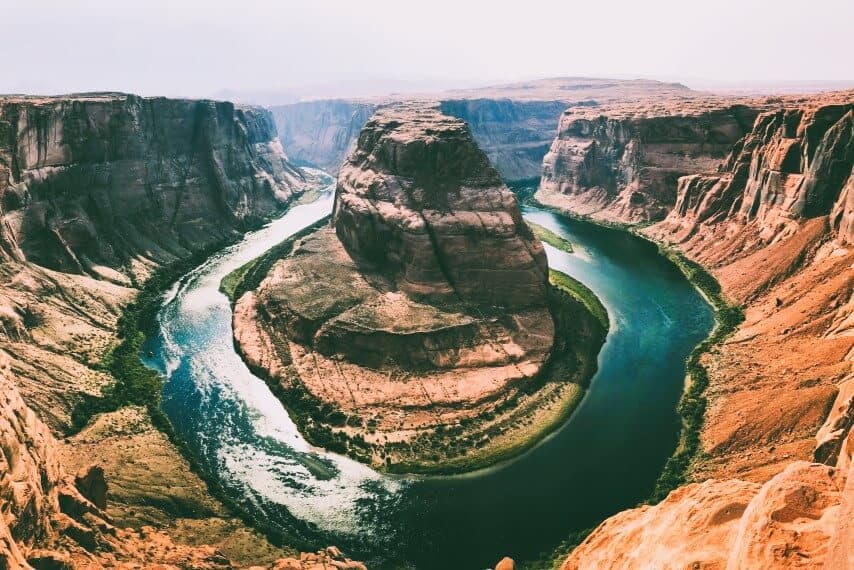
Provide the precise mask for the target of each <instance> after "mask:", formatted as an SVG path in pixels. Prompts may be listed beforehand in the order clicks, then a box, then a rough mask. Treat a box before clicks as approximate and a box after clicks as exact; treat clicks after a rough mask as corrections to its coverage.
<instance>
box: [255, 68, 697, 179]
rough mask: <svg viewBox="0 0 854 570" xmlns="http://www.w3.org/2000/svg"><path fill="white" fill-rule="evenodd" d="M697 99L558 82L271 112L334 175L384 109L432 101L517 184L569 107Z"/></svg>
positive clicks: (537, 164) (294, 150) (532, 174)
mask: <svg viewBox="0 0 854 570" xmlns="http://www.w3.org/2000/svg"><path fill="white" fill-rule="evenodd" d="M691 95H692V91H691V90H690V89H688V88H687V87H685V86H683V85H679V84H675V83H663V82H659V81H651V80H640V79H639V80H620V79H598V78H585V77H559V78H553V79H542V80H536V81H527V82H522V83H511V84H507V85H496V86H492V87H484V88H479V89H463V90H456V91H448V92H446V93H439V94H421V95H389V96H387V97H380V98H374V99H365V100H327V101H310V102H303V103H295V104H292V105H282V106H277V107H273V108H272V111H273V115H274V117H275V118H276V125H277V127H278V129H279V133H280V134H281V137H282V141H283V142H284V144H285V147H286V148H287V149H288V152H290V153H291V157H292V158H293V159H294V160H296V161H297V162H299V163H305V164H310V165H316V166H319V167H320V168H323V169H325V170H327V171H328V172H331V173H335V172H337V171H338V168H339V167H340V166H341V164H342V163H343V162H344V159H345V158H346V157H347V156H348V155H349V153H350V151H351V150H353V148H354V147H355V143H356V138H357V137H358V136H359V131H360V130H361V128H362V126H363V125H364V124H365V122H367V120H368V118H369V117H370V116H371V114H372V113H373V111H374V110H375V109H376V108H377V107H378V106H379V105H383V104H389V103H393V102H405V101H412V100H428V101H430V102H432V103H434V104H439V105H440V107H441V109H442V112H443V113H445V114H446V115H450V116H453V117H457V118H458V119H462V120H464V121H466V122H468V123H469V126H470V128H471V131H472V135H473V136H474V139H475V141H477V144H478V146H480V148H482V149H483V151H484V152H485V153H486V154H487V156H488V157H489V159H490V161H492V164H493V165H495V167H496V168H497V169H498V172H500V173H501V176H502V177H503V178H504V180H506V181H519V180H526V179H530V178H536V177H539V176H540V170H541V163H542V159H543V156H544V155H545V154H546V151H547V150H548V149H549V145H550V144H551V142H552V140H553V139H554V135H555V121H556V120H557V118H558V117H559V116H560V114H561V112H562V111H563V110H565V109H566V108H567V107H568V106H575V105H578V106H582V107H589V106H597V105H603V104H607V103H609V102H613V101H624V100H652V99H658V98H662V97H665V98H670V97H690V96H691Z"/></svg>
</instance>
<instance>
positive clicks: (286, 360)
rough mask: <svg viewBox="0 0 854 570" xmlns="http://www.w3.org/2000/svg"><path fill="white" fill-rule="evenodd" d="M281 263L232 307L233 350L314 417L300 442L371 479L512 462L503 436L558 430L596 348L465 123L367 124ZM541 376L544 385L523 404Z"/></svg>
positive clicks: (409, 119) (390, 112)
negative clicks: (319, 216) (560, 297)
mask: <svg viewBox="0 0 854 570" xmlns="http://www.w3.org/2000/svg"><path fill="white" fill-rule="evenodd" d="M286 249H287V250H288V251H287V254H286V255H285V256H284V257H282V258H281V259H279V260H278V261H275V262H274V263H271V266H270V267H269V269H265V271H263V272H262V273H264V275H261V276H259V281H260V282H259V283H258V284H257V285H256V284H254V283H250V284H249V285H248V286H247V287H245V288H247V289H249V290H248V292H247V293H246V294H245V295H243V296H242V297H240V298H239V300H238V301H237V303H236V306H235V317H234V319H235V327H234V330H235V337H236V339H237V342H238V344H239V346H240V348H241V350H242V351H243V354H244V356H245V357H246V359H247V361H248V362H249V363H250V365H251V366H253V367H254V368H255V369H256V370H259V371H260V372H262V373H263V375H264V376H266V377H268V378H270V380H271V382H273V384H274V386H275V387H277V389H279V390H280V392H281V393H282V396H283V397H284V398H285V400H286V402H289V403H290V404H291V406H290V407H291V409H294V408H298V407H299V406H295V405H294V399H298V400H299V401H300V402H306V401H312V400H315V404H314V405H315V406H316V407H318V408H319V409H323V410H326V412H324V413H323V414H318V413H311V412H308V413H307V415H309V416H311V417H310V419H309V418H304V420H303V422H302V424H303V425H302V427H303V428H304V429H305V430H306V431H307V432H308V435H309V437H311V438H313V439H314V440H315V441H318V442H319V443H322V444H325V445H327V446H328V447H332V448H334V449H339V450H341V451H348V452H349V453H351V454H352V455H354V456H356V457H358V458H359V459H362V460H364V461H368V462H371V463H373V464H375V465H377V466H386V467H388V468H390V469H399V470H430V469H434V468H439V466H440V465H441V466H442V467H441V468H448V466H449V465H451V464H453V465H458V466H459V467H460V468H461V467H462V465H463V463H465V462H473V461H474V457H480V458H481V459H479V461H482V462H484V463H485V462H489V461H494V460H496V459H498V458H500V457H501V456H502V455H503V454H506V453H508V452H510V451H511V450H513V449H515V448H519V447H520V446H522V445H523V442H520V441H517V440H516V438H517V437H518V435H517V434H516V433H515V430H514V429H513V428H514V422H515V421H518V420H519V418H520V417H521V416H522V415H525V414H533V415H534V416H537V419H538V421H539V423H541V424H547V423H549V422H550V421H551V422H554V421H557V420H555V418H556V417H558V416H561V414H562V413H563V412H565V409H564V408H565V407H566V406H567V405H569V403H570V402H575V401H577V399H578V396H579V394H580V386H579V383H581V382H583V381H584V378H586V377H587V376H589V374H590V372H591V367H592V366H594V364H593V359H592V358H591V354H593V355H595V352H596V350H598V346H599V344H597V343H601V341H602V338H603V336H604V331H603V330H602V325H598V324H597V323H596V322H595V319H593V318H592V316H591V315H589V314H588V313H586V311H585V310H584V309H583V307H581V306H580V305H578V304H577V303H574V302H572V301H567V302H565V303H564V302H561V303H558V302H557V301H556V297H555V296H556V295H557V293H555V292H554V291H553V290H552V288H551V287H550V286H549V283H548V266H547V262H546V258H545V252H544V250H543V246H542V244H541V243H540V242H539V240H538V239H537V238H536V237H534V235H533V233H532V232H531V230H530V228H528V226H527V225H526V224H525V223H524V221H523V220H522V217H521V213H520V211H519V208H518V205H517V203H516V199H515V197H514V195H513V194H512V193H511V192H510V191H509V190H508V189H507V188H506V186H504V185H503V183H502V182H501V179H500V177H499V175H498V172H497V171H496V170H495V169H494V168H493V167H492V166H491V165H490V163H489V160H488V159H487V157H486V155H485V154H484V153H483V152H482V151H481V150H480V149H479V148H478V147H477V145H476V144H475V143H474V141H473V139H472V137H471V133H470V132H469V130H468V128H467V127H466V125H465V123H463V122H462V121H460V120H458V119H454V118H451V117H448V116H445V115H442V114H441V112H439V110H438V109H436V108H434V107H433V106H431V105H427V104H409V105H402V104H401V105H395V106H391V107H388V108H384V109H381V110H380V111H378V112H377V113H376V114H375V115H374V117H373V118H372V119H371V120H370V121H369V122H368V123H367V125H366V126H365V128H364V129H363V130H362V133H361V135H360V136H359V141H358V145H357V147H356V149H355V151H354V152H353V154H352V155H351V156H350V158H349V159H348V161H347V162H346V163H345V165H344V166H343V167H342V168H341V170H340V173H339V179H338V187H337V190H336V198H335V208H334V212H333V216H332V223H331V227H321V228H318V229H316V230H315V231H313V232H311V233H309V234H307V235H303V236H299V237H298V238H296V239H294V240H293V241H292V243H290V244H289V245H288V247H287V248H286ZM261 278H263V280H261ZM556 304H558V305H560V308H559V309H557V308H556ZM570 323H572V324H570ZM556 326H557V327H558V328H560V329H561V330H562V331H564V332H565V333H566V334H563V335H561V336H560V341H559V342H558V343H557V345H556V347H555V344H556V343H555V340H556V335H555V327H556ZM569 328H572V330H571V331H570V330H568V329H569ZM567 346H573V349H572V350H567ZM553 347H555V348H556V350H557V353H558V354H560V355H561V356H560V357H559V358H558V357H554V354H555V350H553ZM553 361H554V362H553ZM547 365H549V366H554V367H555V368H556V369H557V370H559V371H560V374H558V376H559V381H554V382H549V383H548V386H547V387H546V388H544V389H543V390H541V391H540V392H539V393H538V396H533V395H531V394H530V393H525V392H524V391H523V390H522V388H524V387H526V386H527V387H530V386H531V385H532V383H534V382H538V381H539V382H542V381H543V372H544V370H545V367H546V366H547ZM528 392H531V390H528ZM546 393H547V394H550V395H551V396H553V397H552V398H551V399H550V400H549V402H550V403H549V404H543V409H536V405H535V404H536V403H537V398H538V397H540V396H539V395H541V394H546ZM548 418H551V420H549V419H548ZM476 447H479V449H478V450H477V451H476V450H475V448H476ZM487 458H491V459H487Z"/></svg>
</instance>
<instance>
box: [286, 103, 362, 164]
mask: <svg viewBox="0 0 854 570" xmlns="http://www.w3.org/2000/svg"><path fill="white" fill-rule="evenodd" d="M376 107H377V103H375V102H360V101H345V100H325V101H307V102H303V103H294V104H292V105H280V106H276V107H272V108H271V109H270V110H271V112H272V114H273V118H274V119H275V121H276V127H277V129H278V131H279V137H280V138H281V139H282V143H283V144H284V145H285V148H287V149H288V152H289V153H290V156H291V158H293V160H295V161H296V162H297V163H301V164H306V165H309V166H316V167H317V168H322V169H323V170H326V171H327V172H329V173H331V174H335V173H336V172H338V168H339V167H340V166H341V164H342V163H343V162H344V159H345V158H346V157H347V155H349V154H350V152H352V150H353V148H354V146H355V144H356V139H357V138H358V137H359V131H361V130H362V127H363V126H364V124H365V123H366V122H367V121H368V119H369V118H370V117H371V115H372V114H373V112H374V110H375V109H376Z"/></svg>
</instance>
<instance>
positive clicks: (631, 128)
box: [538, 98, 757, 222]
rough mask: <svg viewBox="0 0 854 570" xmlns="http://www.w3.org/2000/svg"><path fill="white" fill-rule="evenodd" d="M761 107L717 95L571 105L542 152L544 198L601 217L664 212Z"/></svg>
mask: <svg viewBox="0 0 854 570" xmlns="http://www.w3.org/2000/svg"><path fill="white" fill-rule="evenodd" d="M756 114H757V111H756V110H755V109H754V108H751V107H749V106H745V105H734V104H730V103H728V102H727V101H725V100H721V101H718V100H716V99H714V98H712V99H709V100H702V99H695V100H692V99H683V100H673V101H669V102H667V103H666V104H657V103H655V102H653V103H649V104H646V105H622V106H618V105H613V106H605V107H601V108H598V107H590V108H586V107H575V108H570V109H567V110H566V111H565V112H564V113H563V115H561V118H560V123H559V126H558V135H557V137H556V138H555V139H554V142H553V143H552V145H551V148H550V149H549V151H548V153H547V154H546V155H545V158H544V159H543V166H542V179H541V182H540V189H539V193H538V199H539V200H540V201H541V202H544V203H549V204H554V205H556V206H558V207H561V208H564V209H568V210H571V211H572V212H574V213H576V214H580V215H590V216H592V217H594V218H597V219H604V220H615V221H622V222H646V221H655V220H660V219H662V218H663V217H664V216H665V215H666V214H667V212H669V211H670V209H671V208H672V207H673V204H674V203H675V201H676V193H677V192H676V190H677V189H676V185H677V180H678V179H679V177H681V176H684V175H686V174H694V173H699V172H714V171H715V170H716V169H717V167H718V165H719V164H720V162H721V160H722V159H723V158H724V156H726V154H727V152H729V150H730V148H732V145H733V144H735V143H736V142H737V141H738V140H739V139H741V138H742V137H743V136H744V135H745V134H746V133H747V132H748V131H749V130H750V126H751V125H752V124H753V119H754V118H755V117H756Z"/></svg>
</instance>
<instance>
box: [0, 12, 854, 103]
mask: <svg viewBox="0 0 854 570" xmlns="http://www.w3.org/2000/svg"><path fill="white" fill-rule="evenodd" d="M767 5H768V3H767V2H763V1H760V0H753V1H744V0H742V1H740V2H739V1H735V0H724V1H722V2H715V3H714V4H712V3H703V4H701V3H696V4H694V5H688V4H685V3H684V2H676V1H674V0H653V1H651V2H646V3H643V4H641V3H635V2H617V1H610V2H609V1H601V2H599V3H597V4H596V5H591V4H586V3H585V4H581V3H572V2H557V1H552V0H549V1H546V0H530V1H528V2H525V3H524V4H521V5H520V4H518V3H508V2H451V1H450V0H435V1H433V2H431V3H430V4H429V5H425V6H424V7H421V8H417V7H413V6H411V5H403V4H402V3H399V2H392V1H388V0H369V1H364V2H358V3H354V2H345V1H342V0H327V1H316V2H305V1H295V2H273V1H272V0H244V1H243V2H240V3H235V2H231V1H225V0H210V1H208V2H200V1H196V0H192V1H185V2H180V3H179V2H169V1H168V0H152V1H149V2H147V3H146V4H145V5H144V6H136V5H134V6H131V5H130V3H122V2H116V1H112V2H110V1H107V0H78V1H77V2H63V1H61V0H32V1H30V2H27V3H14V4H11V5H9V6H5V7H4V10H3V11H4V14H5V15H6V16H7V22H10V23H11V25H9V26H7V29H6V30H4V36H5V40H6V44H7V46H11V47H10V48H7V50H9V49H10V50H11V57H7V58H6V63H5V66H6V68H7V71H6V73H4V74H3V76H2V78H0V92H2V93H34V94H56V93H69V92H82V91H125V92H132V93H139V94H142V95H171V96H190V97H197V96H205V97H214V96H223V94H231V95H232V96H233V97H235V98H250V99H254V100H258V102H262V103H263V102H267V103H270V102H276V101H274V100H278V102H285V100H288V99H293V100H298V99H301V98H311V97H318V96H319V97H323V96H326V97H333V96H352V97H356V96H372V95H379V94H382V93H388V92H407V91H408V92H412V91H425V92H427V91H439V90H444V89H449V88H456V89H458V88H469V87H477V86H483V85H490V84H497V83H509V82H514V81H519V80H530V79H535V78H541V77H566V76H573V77H614V78H641V77H642V78H648V79H658V80H663V81H679V82H682V83H685V84H686V85H688V86H689V87H693V88H698V89H709V88H712V87H713V86H715V85H718V86H725V87H724V88H729V89H739V88H741V86H746V87H748V88H749V87H750V86H751V85H786V84H798V83H801V84H806V83H813V84H817V85H821V84H824V83H816V82H827V85H829V86H830V87H831V88H836V87H838V86H851V85H854V60H852V58H850V57H843V56H844V55H846V54H850V46H849V45H848V42H849V41H850V37H849V35H850V34H849V32H850V23H851V22H852V21H854V2H849V1H847V0H815V1H814V2H812V3H811V9H810V11H809V14H806V15H805V14H804V13H803V11H802V10H800V9H799V6H800V4H796V3H795V2H794V1H792V0H783V1H781V2H777V3H775V4H774V5H773V6H772V7H770V8H768V7H766V6H767ZM810 14H812V15H813V16H810ZM827 14H833V17H832V18H827V17H826V15H827ZM726 86H728V87H726ZM265 97H268V98H270V99H271V100H270V101H260V99H263V98H265Z"/></svg>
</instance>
